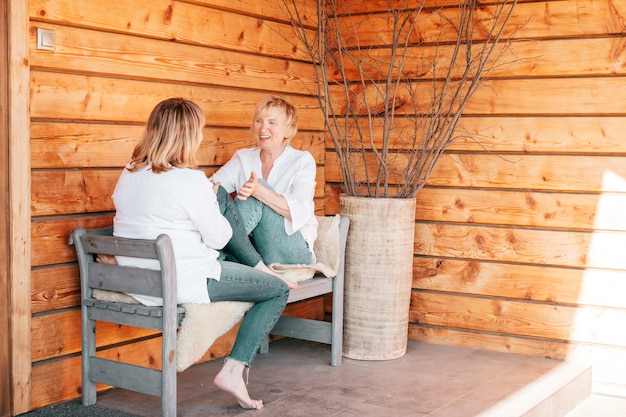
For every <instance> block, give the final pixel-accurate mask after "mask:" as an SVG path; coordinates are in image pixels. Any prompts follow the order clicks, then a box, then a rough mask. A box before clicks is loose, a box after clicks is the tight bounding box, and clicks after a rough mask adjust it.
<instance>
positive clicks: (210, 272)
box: [113, 167, 232, 305]
mask: <svg viewBox="0 0 626 417" xmlns="http://www.w3.org/2000/svg"><path fill="white" fill-rule="evenodd" d="M113 202H114V204H115V210H116V213H115V219H114V222H113V228H114V234H115V236H121V237H130V238H139V239H155V238H156V237H157V236H158V235H159V234H161V233H165V234H167V235H169V236H170V238H171V240H172V246H173V248H174V256H175V258H176V273H177V296H178V299H177V302H178V303H185V302H192V303H208V302H209V301H210V300H209V294H208V292H207V278H214V279H216V280H219V278H220V273H221V267H220V264H219V263H218V262H217V257H218V250H219V249H222V248H223V247H224V246H225V245H226V243H228V241H229V240H230V238H231V236H232V229H231V227H230V224H229V223H228V220H226V218H225V217H224V216H222V214H221V212H220V209H219V205H218V203H217V198H216V196H215V193H214V192H213V185H212V183H211V182H210V181H209V179H208V178H207V177H206V175H205V174H204V172H202V171H198V170H193V169H178V168H173V169H171V170H170V171H167V172H162V173H159V174H155V173H153V172H152V170H151V169H150V168H149V167H146V168H144V169H142V170H140V171H136V172H130V171H128V170H126V169H125V170H124V171H123V172H122V174H121V176H120V178H119V180H118V182H117V185H116V187H115V191H114V193H113ZM117 261H118V263H119V264H123V265H133V266H141V267H152V268H154V269H156V268H157V267H158V264H156V262H157V261H153V260H140V259H133V258H124V257H118V259H117ZM131 295H132V294H131ZM135 298H137V300H139V301H140V302H141V303H143V304H145V305H161V304H162V300H161V299H160V298H156V297H146V296H135Z"/></svg>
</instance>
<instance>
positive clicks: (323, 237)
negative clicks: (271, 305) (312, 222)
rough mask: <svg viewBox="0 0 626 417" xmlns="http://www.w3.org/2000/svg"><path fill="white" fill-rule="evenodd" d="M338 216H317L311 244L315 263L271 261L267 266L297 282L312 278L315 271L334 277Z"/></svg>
mask: <svg viewBox="0 0 626 417" xmlns="http://www.w3.org/2000/svg"><path fill="white" fill-rule="evenodd" d="M340 219H341V218H340V216H339V215H338V214H337V215H335V216H332V217H331V216H317V239H316V240H315V244H314V245H313V252H314V253H315V259H316V264H315V265H286V264H278V263H273V264H270V265H269V267H270V268H271V269H272V270H273V271H275V272H278V273H280V274H281V275H283V276H284V277H285V278H287V279H289V280H291V281H293V282H299V281H304V280H307V279H311V278H313V276H314V275H315V274H316V273H318V272H319V273H322V274H324V276H326V277H329V278H330V277H334V276H336V275H337V271H339V255H340V253H341V248H340V243H339V221H340Z"/></svg>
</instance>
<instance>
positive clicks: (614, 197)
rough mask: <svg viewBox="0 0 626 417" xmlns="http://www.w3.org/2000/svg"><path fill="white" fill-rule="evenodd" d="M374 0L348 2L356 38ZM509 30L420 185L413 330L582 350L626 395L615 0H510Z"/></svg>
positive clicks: (623, 178) (620, 28) (453, 341)
mask: <svg viewBox="0 0 626 417" xmlns="http://www.w3.org/2000/svg"><path fill="white" fill-rule="evenodd" d="M385 3H386V2H384V1H378V2H376V1H374V2H371V1H362V2H355V1H353V2H352V12H353V13H354V15H353V17H354V18H355V19H358V20H359V22H360V23H362V26H361V28H362V30H363V37H362V38H361V39H365V37H366V36H368V34H369V33H372V34H378V33H383V32H384V27H382V26H380V27H377V28H374V29H371V28H370V27H369V23H371V22H376V21H377V16H376V10H377V9H376V8H377V7H381V8H384V7H386V5H385ZM439 3H441V2H439ZM448 3H454V2H448ZM483 3H484V7H482V8H481V13H480V14H481V17H488V16H489V14H490V6H489V3H488V2H483ZM357 13H365V14H364V15H357ZM370 13H371V14H370ZM361 21H363V22H361ZM368 22H369V23H368ZM507 33H508V34H509V35H511V36H512V39H513V43H512V44H511V49H510V53H509V54H507V55H506V56H505V58H504V60H505V61H506V62H507V64H506V65H504V66H501V67H499V68H497V69H496V70H495V71H494V72H493V73H492V74H491V77H490V79H489V80H488V81H487V83H486V84H485V88H483V89H482V90H480V91H479V92H478V93H477V94H476V95H475V96H474V98H473V99H472V100H471V103H469V106H468V107H467V108H466V114H467V117H466V118H465V119H464V120H463V122H462V126H461V128H463V129H465V130H467V131H469V132H473V134H474V139H476V141H474V140H462V141H459V142H457V143H455V144H454V145H453V146H452V148H450V150H449V152H448V154H447V156H444V158H443V159H442V160H441V161H440V162H439V163H438V165H437V166H436V168H435V172H434V173H433V175H432V177H431V179H430V180H429V181H428V186H427V187H426V188H425V189H424V190H423V191H422V192H420V194H419V195H418V197H417V212H416V228H415V263H414V281H413V293H412V300H411V309H410V321H411V325H410V338H411V339H413V340H418V341H423V342H429V343H440V344H446V345H455V346H463V347H470V348H478V349H488V350H495V351H501V352H511V353H517V354H524V355H533V356H541V357H547V358H557V359H571V360H582V361H586V362H590V363H592V364H593V376H594V389H595V390H596V391H599V392H606V393H611V394H618V395H626V376H625V375H626V332H624V331H623V330H622V328H623V324H624V323H626V297H624V294H625V293H626V257H625V256H624V248H626V194H625V193H626V136H625V133H624V132H625V130H624V126H626V87H625V86H626V82H625V81H626V37H625V35H626V2H623V1H611V0H600V1H596V0H551V1H529V2H520V3H519V4H518V5H517V7H516V9H515V12H514V16H513V18H512V19H511V23H510V29H509V31H508V32H507ZM421 35H422V38H423V39H428V37H429V36H428V35H429V33H421ZM380 38H381V37H380V36H377V35H376V36H375V37H374V38H373V39H372V43H375V42H378V40H379V39H380ZM383 46H384V45H383ZM424 49H427V48H424ZM405 67H406V65H405ZM401 111H402V110H401ZM327 159H328V164H327V170H326V178H327V181H328V182H329V184H328V185H327V187H328V188H329V192H332V191H333V190H334V187H333V184H332V183H334V182H338V181H339V180H340V178H339V177H338V171H337V168H336V167H333V166H332V164H331V162H332V161H333V160H334V158H333V157H331V156H328V157H327ZM332 204H336V203H332V202H329V201H327V208H328V209H330V207H331V205H332Z"/></svg>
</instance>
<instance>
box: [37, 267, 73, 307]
mask: <svg viewBox="0 0 626 417" xmlns="http://www.w3.org/2000/svg"><path fill="white" fill-rule="evenodd" d="M78 305H80V281H79V279H78V265H76V264H71V265H60V266H58V267H45V268H36V269H34V270H33V271H32V273H31V313H32V314H37V313H40V312H43V311H50V310H59V309H63V308H68V307H75V306H78Z"/></svg>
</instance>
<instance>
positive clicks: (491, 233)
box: [415, 223, 626, 270]
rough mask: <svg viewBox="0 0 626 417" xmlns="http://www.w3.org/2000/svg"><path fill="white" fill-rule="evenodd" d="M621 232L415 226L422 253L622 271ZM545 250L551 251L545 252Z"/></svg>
mask: <svg viewBox="0 0 626 417" xmlns="http://www.w3.org/2000/svg"><path fill="white" fill-rule="evenodd" d="M625 244H626V233H623V232H604V231H594V232H580V231H570V230H558V231H557V230H541V229H537V230H536V229H522V228H505V227H486V226H474V225H468V224H461V225H456V224H432V223H417V224H416V227H415V252H416V253H417V254H420V255H428V256H440V257H455V258H465V259H477V260H485V261H505V262H516V263H528V264H537V265H543V266H562V267H573V268H605V269H616V270H626V259H625V258H624V257H623V256H621V248H623V247H624V245H625ZM547 248H549V250H546V249H547Z"/></svg>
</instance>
